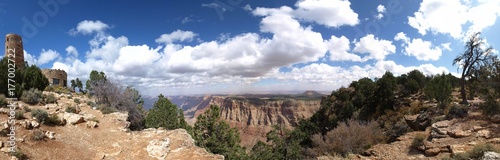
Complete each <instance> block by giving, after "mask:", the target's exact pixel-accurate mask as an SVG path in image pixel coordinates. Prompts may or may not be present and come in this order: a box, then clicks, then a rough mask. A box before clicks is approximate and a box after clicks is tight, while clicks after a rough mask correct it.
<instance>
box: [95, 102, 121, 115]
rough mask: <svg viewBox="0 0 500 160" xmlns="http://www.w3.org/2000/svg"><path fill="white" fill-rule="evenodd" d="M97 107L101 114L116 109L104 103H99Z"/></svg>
mask: <svg viewBox="0 0 500 160" xmlns="http://www.w3.org/2000/svg"><path fill="white" fill-rule="evenodd" d="M98 109H99V110H101V112H102V114H110V113H113V112H116V111H118V110H117V109H116V108H113V107H109V106H107V105H104V104H101V105H99V107H98Z"/></svg>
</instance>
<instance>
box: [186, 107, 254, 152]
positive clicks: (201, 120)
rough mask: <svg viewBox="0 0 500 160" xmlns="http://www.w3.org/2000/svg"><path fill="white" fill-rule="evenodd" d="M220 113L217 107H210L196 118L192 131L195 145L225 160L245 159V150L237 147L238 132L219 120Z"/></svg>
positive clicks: (238, 140) (238, 141)
mask: <svg viewBox="0 0 500 160" xmlns="http://www.w3.org/2000/svg"><path fill="white" fill-rule="evenodd" d="M220 112H221V111H220V108H219V107H218V106H215V105H211V106H210V108H209V109H208V110H206V111H205V112H204V113H203V114H201V115H199V116H198V118H197V119H198V120H197V121H196V123H195V124H194V130H193V137H194V139H195V141H196V145H197V146H200V147H203V148H206V149H207V150H208V151H209V152H212V153H215V154H221V155H224V157H225V158H227V159H246V158H247V155H246V153H245V149H244V148H243V147H241V146H240V145H239V143H240V135H239V132H238V130H237V129H236V128H231V127H230V126H229V124H228V123H227V122H225V121H222V120H220V114H221V113H220Z"/></svg>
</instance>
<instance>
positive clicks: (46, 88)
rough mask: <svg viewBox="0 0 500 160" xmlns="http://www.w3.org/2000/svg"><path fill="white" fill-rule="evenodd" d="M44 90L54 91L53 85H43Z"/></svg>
mask: <svg viewBox="0 0 500 160" xmlns="http://www.w3.org/2000/svg"><path fill="white" fill-rule="evenodd" d="M44 91H47V92H53V91H54V87H53V86H47V87H45V90H44Z"/></svg>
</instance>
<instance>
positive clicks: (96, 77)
mask: <svg viewBox="0 0 500 160" xmlns="http://www.w3.org/2000/svg"><path fill="white" fill-rule="evenodd" d="M99 81H107V78H106V74H104V72H102V71H101V72H97V71H96V70H92V71H91V72H90V75H89V80H87V82H85V88H86V89H87V90H88V91H90V92H92V91H93V87H96V86H95V85H96V84H97V82H99Z"/></svg>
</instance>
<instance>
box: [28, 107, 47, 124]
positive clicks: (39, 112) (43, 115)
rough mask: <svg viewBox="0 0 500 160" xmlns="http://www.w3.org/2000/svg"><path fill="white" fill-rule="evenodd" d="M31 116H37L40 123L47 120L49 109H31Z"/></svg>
mask: <svg viewBox="0 0 500 160" xmlns="http://www.w3.org/2000/svg"><path fill="white" fill-rule="evenodd" d="M31 117H35V118H36V120H37V121H38V123H42V122H45V121H46V120H47V119H48V118H49V114H48V113H47V111H45V110H42V109H34V110H31Z"/></svg>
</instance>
